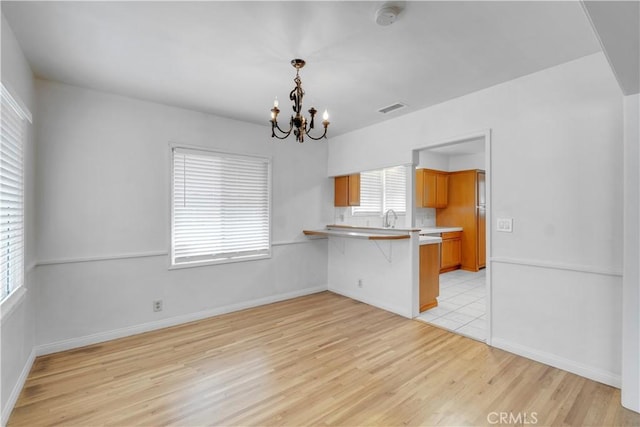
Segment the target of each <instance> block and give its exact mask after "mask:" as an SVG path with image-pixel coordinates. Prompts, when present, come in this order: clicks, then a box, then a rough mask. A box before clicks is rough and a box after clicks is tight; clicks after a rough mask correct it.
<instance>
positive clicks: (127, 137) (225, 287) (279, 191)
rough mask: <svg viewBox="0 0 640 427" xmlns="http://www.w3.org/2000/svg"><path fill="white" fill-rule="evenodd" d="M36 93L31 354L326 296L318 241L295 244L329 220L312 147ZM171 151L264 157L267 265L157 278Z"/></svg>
mask: <svg viewBox="0 0 640 427" xmlns="http://www.w3.org/2000/svg"><path fill="white" fill-rule="evenodd" d="M36 94H37V107H38V108H37V109H38V115H39V121H38V126H37V141H38V153H37V171H38V175H37V184H38V203H39V209H38V216H37V225H38V230H39V238H38V250H37V253H38V267H37V274H38V278H39V283H40V284H41V286H40V293H39V299H38V306H37V309H38V323H37V342H38V344H39V345H40V347H39V352H41V353H46V352H50V351H56V350H60V349H64V348H70V347H74V346H77V345H81V344H85V343H89V342H97V341H100V340H104V339H109V338H113V337H116V336H122V335H127V334H130V333H134V332H138V331H141V330H147V329H151V328H155V327H159V326H164V325H167V324H172V323H176V322H180V321H185V320H192V319H195V318H199V317H203V316H207V315H212V314H216V313H220V312H224V311H228V310H232V309H238V308H242V307H246V306H250V305H253V304H258V303H264V302H268V301H272V300H277V299H282V298H288V297H292V296H296V295H301V294H305V293H309V292H315V291H319V290H323V289H326V288H327V267H326V266H327V246H326V245H327V242H326V240H314V241H311V240H309V239H307V238H305V237H304V236H303V234H302V230H303V229H304V228H317V227H321V226H324V225H325V224H326V223H328V222H329V221H330V219H331V216H332V214H333V212H332V209H331V205H332V203H331V200H332V196H333V190H332V186H333V182H332V180H330V179H329V178H327V177H326V169H325V168H326V158H327V147H326V145H325V143H324V142H315V141H309V142H305V143H304V144H298V143H295V142H294V141H286V142H276V141H272V140H271V138H270V130H269V128H268V126H267V125H266V124H265V126H257V125H251V124H247V123H242V122H238V121H233V120H229V119H224V118H220V117H216V116H211V115H207V114H202V113H197V112H193V111H187V110H183V109H179V108H173V107H168V106H164V105H159V104H154V103H149V102H143V101H139V100H134V99H130V98H125V97H121V96H115V95H110V94H106V93H101V92H96V91H92V90H87V89H82V88H78V87H74V86H68V85H64V84H60V83H52V82H48V81H42V80H37V81H36ZM169 142H178V143H184V144H189V145H196V146H203V147H212V148H218V149H222V150H226V151H232V152H239V153H254V154H260V155H269V156H272V158H273V191H272V194H273V219H272V231H273V232H272V235H273V242H274V247H273V257H272V259H269V260H263V261H251V262H240V263H233V264H225V265H218V266H208V267H197V268H189V269H181V270H172V271H168V269H167V266H168V256H167V252H168V249H169V157H170V152H169ZM128 256H133V257H132V258H127V257H128ZM156 299H163V300H164V310H163V311H162V312H159V313H154V312H153V311H152V301H153V300H156Z"/></svg>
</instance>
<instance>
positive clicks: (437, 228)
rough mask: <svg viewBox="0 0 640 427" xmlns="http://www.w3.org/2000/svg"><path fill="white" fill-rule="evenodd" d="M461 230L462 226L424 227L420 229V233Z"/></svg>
mask: <svg viewBox="0 0 640 427" xmlns="http://www.w3.org/2000/svg"><path fill="white" fill-rule="evenodd" d="M453 231H462V227H425V228H421V229H420V234H438V233H451V232H453Z"/></svg>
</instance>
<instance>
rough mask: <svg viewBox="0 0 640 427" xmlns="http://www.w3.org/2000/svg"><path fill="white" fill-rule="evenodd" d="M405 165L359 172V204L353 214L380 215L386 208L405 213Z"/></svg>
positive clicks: (353, 209) (354, 208)
mask: <svg viewBox="0 0 640 427" xmlns="http://www.w3.org/2000/svg"><path fill="white" fill-rule="evenodd" d="M406 201H407V167H406V166H395V167H392V168H386V169H379V170H374V171H367V172H361V173H360V206H354V207H353V208H352V213H353V214H354V215H382V214H384V213H385V212H386V211H387V210H388V209H393V210H394V211H395V212H396V213H406V211H407V206H406V204H407V203H406Z"/></svg>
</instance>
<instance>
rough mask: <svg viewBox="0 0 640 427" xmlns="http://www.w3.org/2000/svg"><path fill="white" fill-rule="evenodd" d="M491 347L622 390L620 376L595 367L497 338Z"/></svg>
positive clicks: (492, 341) (494, 338)
mask: <svg viewBox="0 0 640 427" xmlns="http://www.w3.org/2000/svg"><path fill="white" fill-rule="evenodd" d="M491 346H492V347H497V348H500V349H502V350H506V351H508V352H509V353H514V354H517V355H519V356H522V357H526V358H527V359H531V360H535V361H536V362H540V363H544V364H545V365H549V366H553V367H554V368H558V369H562V370H564V371H567V372H571V373H573V374H576V375H580V376H581V377H585V378H589V379H590V380H594V381H597V382H599V383H603V384H607V385H610V386H612V387H616V388H620V387H621V386H622V377H621V376H620V375H619V374H615V373H613V372H609V371H604V370H602V369H599V368H596V367H593V366H588V365H584V364H582V363H579V362H576V361H574V360H570V359H565V358H564V357H560V356H557V355H555V354H552V353H547V352H544V351H539V350H536V349H533V348H530V347H526V346H523V345H520V344H517V343H513V342H510V341H508V340H505V339H502V338H496V337H493V339H492V340H491Z"/></svg>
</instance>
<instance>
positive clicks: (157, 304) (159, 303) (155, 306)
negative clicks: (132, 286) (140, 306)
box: [153, 299, 162, 311]
mask: <svg viewBox="0 0 640 427" xmlns="http://www.w3.org/2000/svg"><path fill="white" fill-rule="evenodd" d="M153 311H162V300H161V299H159V300H156V301H154V302H153Z"/></svg>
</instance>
